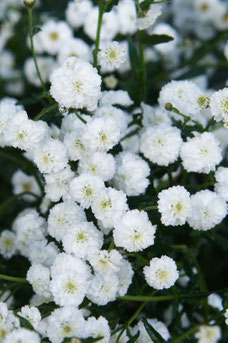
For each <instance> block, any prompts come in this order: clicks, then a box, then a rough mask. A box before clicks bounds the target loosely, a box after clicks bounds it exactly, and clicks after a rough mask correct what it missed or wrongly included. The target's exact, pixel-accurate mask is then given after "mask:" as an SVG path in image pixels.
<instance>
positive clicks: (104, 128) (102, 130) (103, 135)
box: [83, 118, 120, 152]
mask: <svg viewBox="0 0 228 343" xmlns="http://www.w3.org/2000/svg"><path fill="white" fill-rule="evenodd" d="M83 138H84V139H85V141H86V144H87V145H88V147H89V148H90V149H91V150H92V151H103V152H107V151H108V150H110V149H112V148H113V147H114V146H115V145H116V144H117V143H118V142H119V140H120V129H119V127H118V124H117V121H116V120H114V119H112V118H94V119H93V120H92V121H91V122H89V123H88V124H87V125H86V130H85V133H84V136H83Z"/></svg>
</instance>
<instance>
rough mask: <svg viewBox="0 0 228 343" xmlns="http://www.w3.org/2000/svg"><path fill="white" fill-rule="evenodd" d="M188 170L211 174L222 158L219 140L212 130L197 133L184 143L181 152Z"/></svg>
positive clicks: (185, 167) (183, 162)
mask: <svg viewBox="0 0 228 343" xmlns="http://www.w3.org/2000/svg"><path fill="white" fill-rule="evenodd" d="M180 156H181V159H182V164H183V166H184V169H186V170H187V171H188V172H196V173H205V174H209V173H210V171H214V170H215V167H216V165H217V164H219V163H220V162H221V160H222V154H221V148H220V146H219V142H218V141H217V139H216V138H215V136H214V135H213V133H211V132H204V133H202V134H199V133H197V134H196V135H195V137H193V138H189V139H188V141H187V142H185V143H183V144H182V147H181V153H180Z"/></svg>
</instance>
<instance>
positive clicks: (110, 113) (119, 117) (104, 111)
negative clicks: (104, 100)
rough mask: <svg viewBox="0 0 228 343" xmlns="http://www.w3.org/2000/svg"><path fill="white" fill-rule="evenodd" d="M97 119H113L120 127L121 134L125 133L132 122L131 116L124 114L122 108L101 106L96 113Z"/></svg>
mask: <svg viewBox="0 0 228 343" xmlns="http://www.w3.org/2000/svg"><path fill="white" fill-rule="evenodd" d="M95 116H96V117H102V118H113V119H114V120H115V121H116V123H117V124H118V126H119V129H120V131H121V133H124V132H125V131H126V129H127V125H128V123H129V122H130V121H131V116H129V115H128V113H127V112H124V111H123V110H121V109H120V108H117V107H115V106H111V105H110V106H108V105H107V106H100V107H99V108H98V109H97V110H96V112H95Z"/></svg>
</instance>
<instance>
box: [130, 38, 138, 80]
mask: <svg viewBox="0 0 228 343" xmlns="http://www.w3.org/2000/svg"><path fill="white" fill-rule="evenodd" d="M128 45H129V57H130V62H131V67H132V70H133V73H134V76H135V78H136V80H138V79H139V75H140V68H141V64H140V57H139V53H138V49H137V48H136V46H135V44H134V42H133V40H132V38H130V37H129V38H128Z"/></svg>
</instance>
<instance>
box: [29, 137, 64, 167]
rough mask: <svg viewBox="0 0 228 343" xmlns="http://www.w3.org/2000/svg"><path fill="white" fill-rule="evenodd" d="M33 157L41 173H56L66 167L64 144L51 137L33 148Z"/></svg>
mask: <svg viewBox="0 0 228 343" xmlns="http://www.w3.org/2000/svg"><path fill="white" fill-rule="evenodd" d="M33 159H34V162H35V164H36V165H37V167H38V168H39V170H40V172H41V173H57V172H59V171H60V170H62V169H64V168H66V166H67V162H68V161H67V154H66V148H65V146H64V145H63V143H61V142H60V141H58V140H57V139H52V138H50V139H49V140H48V141H47V142H46V143H45V144H44V145H41V146H39V148H38V147H37V148H36V149H34V150H33Z"/></svg>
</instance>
